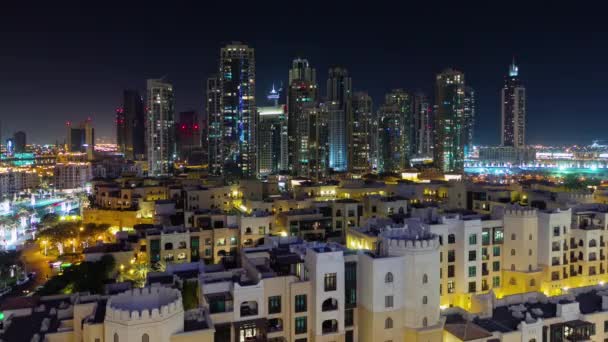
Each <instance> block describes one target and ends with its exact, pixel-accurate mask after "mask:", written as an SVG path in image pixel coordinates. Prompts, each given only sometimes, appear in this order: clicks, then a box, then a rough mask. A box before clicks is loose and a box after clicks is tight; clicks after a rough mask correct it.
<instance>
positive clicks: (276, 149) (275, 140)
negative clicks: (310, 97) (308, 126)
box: [257, 105, 288, 176]
mask: <svg viewBox="0 0 608 342" xmlns="http://www.w3.org/2000/svg"><path fill="white" fill-rule="evenodd" d="M257 110H258V118H259V121H258V154H257V155H258V162H257V165H258V168H259V170H258V174H259V175H260V176H267V175H270V174H276V173H278V172H280V171H284V170H287V168H288V165H287V160H288V158H287V115H286V113H285V106H282V105H276V106H268V107H258V108H257Z"/></svg>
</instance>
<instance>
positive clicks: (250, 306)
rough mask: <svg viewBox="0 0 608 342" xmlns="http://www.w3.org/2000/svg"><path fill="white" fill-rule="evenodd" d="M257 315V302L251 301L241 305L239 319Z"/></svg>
mask: <svg viewBox="0 0 608 342" xmlns="http://www.w3.org/2000/svg"><path fill="white" fill-rule="evenodd" d="M257 314H258V302H256V301H253V300H251V301H248V302H243V303H242V304H241V317H248V316H257Z"/></svg>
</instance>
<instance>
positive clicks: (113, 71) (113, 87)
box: [0, 1, 608, 144]
mask: <svg viewBox="0 0 608 342" xmlns="http://www.w3.org/2000/svg"><path fill="white" fill-rule="evenodd" d="M173 2H176V3H177V2H179V5H172V3H173ZM529 2H530V3H531V2H532V1H529ZM14 3H17V2H14ZM62 3H63V2H61V1H55V2H45V3H44V4H46V5H44V6H40V5H39V4H31V3H30V2H28V5H30V6H29V7H15V6H18V5H7V4H3V6H2V8H1V9H0V12H1V13H0V119H1V120H2V123H3V129H2V134H3V136H4V137H6V135H7V134H8V133H11V134H12V132H14V131H16V130H25V131H26V132H27V133H28V139H29V140H30V141H31V142H36V143H47V142H49V143H50V142H55V141H56V140H59V141H63V139H64V136H65V130H64V123H65V121H66V120H72V121H78V120H82V119H85V118H86V117H88V116H90V117H92V118H93V120H94V123H95V127H96V128H97V136H98V137H107V138H113V137H114V128H113V117H114V109H115V108H116V107H117V106H120V103H121V94H122V90H123V89H125V88H138V89H141V90H144V89H145V79H147V78H158V77H161V76H163V75H166V76H167V78H168V79H169V80H171V81H172V82H173V84H174V89H175V97H176V109H177V111H182V110H188V109H191V108H194V109H196V110H199V111H201V110H202V106H203V100H204V82H205V79H206V77H207V76H209V75H210V74H211V73H213V72H214V71H215V70H216V68H217V60H218V56H219V48H220V47H221V46H222V44H224V43H226V42H229V41H232V40H240V41H243V42H246V43H248V44H249V45H250V46H253V47H254V48H255V49H256V67H257V87H258V88H257V92H258V96H261V95H263V93H264V92H265V91H266V90H268V88H269V87H270V85H271V83H272V82H277V83H279V82H281V81H283V82H286V79H287V71H288V68H289V66H290V63H291V60H292V59H293V58H294V57H297V56H301V57H306V58H308V60H309V61H310V62H311V63H312V64H313V66H314V67H316V68H317V78H318V80H319V83H320V84H321V87H322V90H323V91H324V88H325V87H324V84H325V80H326V77H327V69H328V67H330V66H332V65H342V66H345V67H346V68H348V70H349V71H350V73H351V76H352V79H353V88H355V90H368V91H369V92H370V94H371V95H372V96H373V98H374V102H375V104H379V103H380V102H381V101H382V97H383V94H384V93H385V92H387V91H388V90H390V89H391V88H396V87H401V88H406V89H409V90H424V91H427V92H429V93H432V90H433V82H434V75H435V73H437V72H439V71H441V70H442V69H443V68H445V67H448V66H453V67H456V68H459V69H461V70H463V71H464V72H465V75H466V82H467V84H468V85H470V86H472V87H473V88H475V90H476V91H477V95H478V98H477V102H478V106H477V124H476V132H475V142H476V143H478V144H495V143H498V142H499V116H500V107H499V90H500V88H501V86H502V82H503V76H504V74H505V73H506V71H507V68H508V64H509V63H510V62H511V58H512V56H515V57H516V59H517V61H518V64H519V67H520V74H521V78H522V79H523V81H524V83H525V85H526V87H527V92H528V141H529V142H530V143H546V144H561V143H589V142H590V141H591V140H592V139H596V138H608V133H607V132H606V128H607V127H608V115H607V113H606V103H607V100H606V98H607V86H606V85H607V84H608V82H607V80H608V39H607V38H608V33H606V31H607V28H608V27H607V26H606V24H604V22H605V18H604V14H603V13H605V9H603V8H587V7H584V6H585V4H583V3H581V4H579V5H575V6H570V7H565V8H560V7H559V5H558V4H557V3H556V2H553V3H552V4H551V5H550V8H542V7H537V6H535V5H529V4H528V5H524V4H522V5H518V4H517V3H513V2H508V3H506V2H503V5H500V6H498V5H499V3H495V2H487V3H488V5H483V6H480V5H477V6H471V7H446V6H444V5H441V4H440V3H438V4H434V5H432V6H429V7H415V6H414V5H411V4H409V5H408V3H410V2H400V3H402V4H400V5H397V4H382V3H376V2H374V3H373V6H372V3H371V2H367V3H365V6H363V5H361V7H357V6H359V5H357V3H359V2H348V3H346V4H344V5H339V4H337V5H328V4H323V3H321V4H315V3H313V2H310V3H309V2H302V1H299V2H285V3H287V4H291V5H290V7H278V6H275V7H272V8H270V7H267V8H264V7H248V6H241V5H240V4H239V3H238V2H214V3H213V4H209V3H208V1H197V2H187V1H164V2H162V3H155V2H152V1H149V2H143V3H140V4H135V3H134V2H129V3H131V4H130V5H126V4H125V3H127V1H124V2H123V3H111V2H107V1H104V2H95V3H99V5H92V6H91V5H88V3H89V2H80V3H78V4H80V5H73V4H70V5H67V4H62ZM82 3H87V6H86V7H85V6H84V5H82ZM264 3H265V2H264ZM327 3H329V2H327ZM453 3H456V2H453ZM458 3H459V4H461V3H464V2H458ZM570 5H572V3H570ZM260 6H261V5H260ZM509 6H510V7H509ZM531 6H535V7H531ZM573 7H574V8H573Z"/></svg>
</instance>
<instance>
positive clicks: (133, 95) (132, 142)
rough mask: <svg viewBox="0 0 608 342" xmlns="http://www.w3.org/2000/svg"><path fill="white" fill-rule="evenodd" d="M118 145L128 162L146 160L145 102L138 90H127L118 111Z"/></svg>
mask: <svg viewBox="0 0 608 342" xmlns="http://www.w3.org/2000/svg"><path fill="white" fill-rule="evenodd" d="M116 144H117V145H118V151H119V152H121V153H123V154H124V156H125V158H126V159H128V160H143V159H144V158H145V155H146V137H145V114H144V100H143V98H142V97H141V95H140V94H139V92H138V91H137V90H125V91H124V93H123V103H122V107H120V108H118V109H116Z"/></svg>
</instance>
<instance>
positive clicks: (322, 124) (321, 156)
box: [303, 103, 329, 181]
mask: <svg viewBox="0 0 608 342" xmlns="http://www.w3.org/2000/svg"><path fill="white" fill-rule="evenodd" d="M328 107H329V106H328V105H327V104H326V103H318V104H313V103H307V104H305V106H304V107H303V112H304V117H305V118H306V125H305V127H306V128H305V129H306V132H307V134H308V135H307V136H308V140H307V148H306V156H307V158H308V160H307V161H308V164H307V173H306V174H305V175H304V176H305V177H311V178H312V179H314V180H317V181H318V180H321V179H323V177H325V176H326V175H327V170H328V168H329V108H328Z"/></svg>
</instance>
